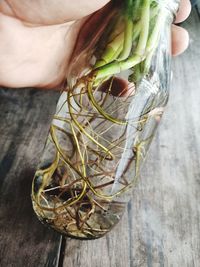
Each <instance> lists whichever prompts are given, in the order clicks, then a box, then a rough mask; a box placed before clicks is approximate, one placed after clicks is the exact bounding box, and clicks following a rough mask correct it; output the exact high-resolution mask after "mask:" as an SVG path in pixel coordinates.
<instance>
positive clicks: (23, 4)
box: [0, 0, 109, 25]
mask: <svg viewBox="0 0 200 267" xmlns="http://www.w3.org/2000/svg"><path fill="white" fill-rule="evenodd" d="M108 2H109V0H92V1H91V0H81V1H79V0H59V1H58V0H34V1H33V0H2V1H0V12H2V13H4V14H5V15H9V16H13V17H16V18H18V19H20V20H23V21H25V22H29V23H32V24H39V25H51V24H59V23H64V22H67V21H72V20H77V19H80V18H83V17H85V16H87V15H89V14H91V13H93V12H95V11H97V10H98V9H100V8H102V7H103V6H105V5H106V4H107V3H108Z"/></svg>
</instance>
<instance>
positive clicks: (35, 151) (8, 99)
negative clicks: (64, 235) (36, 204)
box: [0, 89, 60, 267]
mask: <svg viewBox="0 0 200 267" xmlns="http://www.w3.org/2000/svg"><path fill="white" fill-rule="evenodd" d="M57 98H58V93H55V92H44V91H43V92H42V91H37V90H31V89H30V90H26V91H25V90H6V89H4V90H3V89H2V90H1V91H0V111H1V112H0V151H1V153H0V266H1V267H9V266H17V267H18V266H19V267H21V266H31V267H35V266H37V267H40V266H41V267H44V266H51V267H52V266H58V260H59V252H60V235H59V234H57V233H55V232H53V231H52V230H48V229H47V228H46V227H44V226H43V225H42V224H41V223H40V222H39V221H38V220H37V218H36V216H35V214H34V212H33V210H32V204H31V198H30V191H31V181H32V178H33V175H34V172H35V169H36V166H37V164H38V162H39V158H40V155H41V152H42V149H43V146H44V142H45V139H46V136H47V132H48V128H49V123H50V121H51V116H52V114H53V113H54V112H55V105H56V101H57Z"/></svg>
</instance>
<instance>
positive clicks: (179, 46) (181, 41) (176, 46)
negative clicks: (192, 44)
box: [172, 25, 189, 56]
mask: <svg viewBox="0 0 200 267" xmlns="http://www.w3.org/2000/svg"><path fill="white" fill-rule="evenodd" d="M188 44H189V34H188V32H187V31H186V30H185V29H184V28H182V27H179V26H176V25H172V54H173V56H178V55H179V54H181V53H183V52H184V51H185V50H186V49H187V47H188Z"/></svg>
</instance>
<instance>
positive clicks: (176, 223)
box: [63, 11, 200, 267]
mask: <svg viewBox="0 0 200 267" xmlns="http://www.w3.org/2000/svg"><path fill="white" fill-rule="evenodd" d="M184 25H185V27H186V28H188V29H189V31H190V35H191V45H190V48H189V49H188V51H187V52H186V53H185V54H184V55H182V56H180V57H178V58H176V59H174V64H173V70H174V81H173V86H172V91H171V98H170V101H169V105H168V108H167V110H166V113H165V115H164V118H163V121H162V124H161V127H160V128H159V131H158V133H157V135H156V138H155V139H154V141H153V144H152V146H151V149H150V151H149V154H148V158H147V160H146V164H145V167H144V169H143V172H142V174H141V180H140V181H139V183H138V185H137V186H136V188H135V190H134V192H133V197H132V200H131V202H130V203H129V205H128V209H127V211H126V213H125V215H124V217H123V219H122V221H121V222H120V223H119V224H118V226H117V227H116V228H115V229H113V231H112V232H111V233H109V234H108V235H107V236H105V237H103V238H102V239H99V240H94V241H79V240H72V239H67V241H66V248H65V256H64V264H63V266H67V267H73V266H79V267H83V266H84V267H85V266H87V267H90V266H91V267H103V266H106V267H109V266H110V267H122V266H126V267H128V266H130V267H145V266H148V267H157V266H160V267H161V266H170V267H178V266H181V267H197V266H199V262H200V221H199V218H200V207H199V203H200V194H199V191H200V134H199V133H200V123H199V114H200V78H199V66H200V49H199V44H200V20H199V17H198V16H197V13H196V11H193V13H192V15H191V17H190V19H189V20H188V21H187V22H186V23H185V24H184Z"/></svg>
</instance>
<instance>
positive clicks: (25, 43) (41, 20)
mask: <svg viewBox="0 0 200 267" xmlns="http://www.w3.org/2000/svg"><path fill="white" fill-rule="evenodd" d="M108 2H109V1H108V0H92V1H91V0H81V1H78V0H73V1H72V0H45V1H44V0H34V1H33V0H1V1H0V39H1V42H0V59H1V61H0V85H1V86H4V87H11V88H19V87H20V88H21V87H38V88H44V89H45V88H49V89H58V88H60V87H61V85H62V83H63V81H64V80H65V78H66V72H67V66H68V62H69V59H70V56H71V53H72V51H73V47H74V45H75V41H76V37H77V35H78V33H79V32H80V31H82V30H83V25H84V21H85V20H86V18H88V16H90V15H91V14H92V13H93V12H95V11H97V10H98V9H100V8H102V7H104V6H105V5H106V4H107V3H108ZM190 11H191V5H190V1H189V0H182V1H181V4H180V8H179V11H178V13H177V17H176V21H175V22H176V23H179V22H182V21H184V20H185V19H186V18H187V17H188V15H189V13H190ZM90 30H91V31H92V30H93V27H92V25H91V29H90ZM188 43H189V36H188V33H187V31H186V30H185V29H183V28H182V27H179V26H176V25H173V26H172V54H173V55H174V56H175V55H179V54H181V53H182V52H184V51H185V49H186V48H187V47H188Z"/></svg>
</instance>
